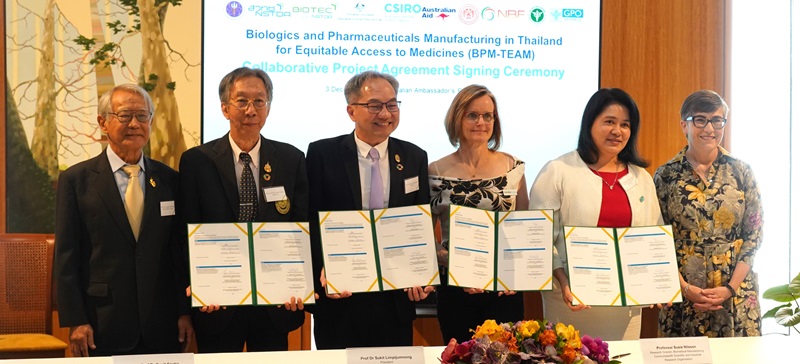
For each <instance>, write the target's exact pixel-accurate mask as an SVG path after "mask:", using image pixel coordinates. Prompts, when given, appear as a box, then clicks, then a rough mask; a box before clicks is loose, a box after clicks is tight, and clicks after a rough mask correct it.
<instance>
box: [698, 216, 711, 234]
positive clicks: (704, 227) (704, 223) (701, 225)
mask: <svg viewBox="0 0 800 364" xmlns="http://www.w3.org/2000/svg"><path fill="white" fill-rule="evenodd" d="M697 230H700V231H709V230H711V223H709V222H708V220H706V219H705V218H700V219H697Z"/></svg>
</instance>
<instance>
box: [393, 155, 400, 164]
mask: <svg viewBox="0 0 800 364" xmlns="http://www.w3.org/2000/svg"><path fill="white" fill-rule="evenodd" d="M394 161H395V162H397V163H400V154H395V155H394Z"/></svg>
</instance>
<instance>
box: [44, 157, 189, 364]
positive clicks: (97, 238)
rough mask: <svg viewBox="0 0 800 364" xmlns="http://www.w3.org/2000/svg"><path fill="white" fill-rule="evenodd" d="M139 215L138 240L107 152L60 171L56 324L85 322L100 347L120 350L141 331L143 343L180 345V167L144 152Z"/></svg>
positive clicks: (184, 305)
mask: <svg viewBox="0 0 800 364" xmlns="http://www.w3.org/2000/svg"><path fill="white" fill-rule="evenodd" d="M144 161H145V186H146V187H145V188H146V189H145V194H144V198H145V201H144V216H143V218H142V226H141V232H140V235H139V241H138V242H137V241H136V240H135V238H134V237H133V231H132V230H131V227H130V224H129V223H128V217H127V215H126V214H125V207H124V203H123V201H122V197H121V196H120V193H119V189H118V188H117V184H116V182H115V180H114V176H113V172H112V171H111V166H110V164H109V162H108V156H107V155H106V152H105V151H103V153H101V154H100V155H99V156H97V157H94V158H92V159H89V160H87V161H84V162H81V163H78V164H76V165H74V166H72V167H71V168H69V169H67V170H66V171H64V173H62V174H61V176H60V178H59V181H58V199H57V201H56V231H55V236H56V253H55V264H54V282H56V286H57V300H58V316H59V321H60V323H61V326H63V327H68V326H78V325H83V324H87V323H88V324H91V325H92V329H93V330H94V335H95V336H94V341H95V344H96V345H97V349H98V350H102V351H104V352H125V351H129V350H131V349H133V348H134V347H135V346H136V344H137V343H138V342H139V339H140V337H141V338H142V339H143V340H144V342H145V344H146V345H147V346H148V347H149V348H153V349H156V348H166V349H169V348H173V347H174V348H175V349H177V348H179V346H178V345H179V343H178V326H177V322H178V317H179V315H180V314H189V300H188V299H187V298H186V293H185V289H186V286H187V285H188V275H187V274H186V272H187V269H186V267H185V266H184V265H183V264H184V262H185V258H184V257H183V254H184V252H185V250H184V247H185V245H186V241H185V234H181V233H182V231H184V230H185V229H186V228H185V227H184V228H183V229H182V230H181V224H180V220H181V219H180V217H179V216H163V214H162V211H163V210H162V206H161V204H162V203H164V202H167V201H176V200H177V197H178V184H179V179H178V173H177V172H175V171H174V170H173V169H171V168H169V167H168V166H166V165H164V164H162V163H160V162H157V161H154V160H152V159H150V158H146V157H145V160H144Z"/></svg>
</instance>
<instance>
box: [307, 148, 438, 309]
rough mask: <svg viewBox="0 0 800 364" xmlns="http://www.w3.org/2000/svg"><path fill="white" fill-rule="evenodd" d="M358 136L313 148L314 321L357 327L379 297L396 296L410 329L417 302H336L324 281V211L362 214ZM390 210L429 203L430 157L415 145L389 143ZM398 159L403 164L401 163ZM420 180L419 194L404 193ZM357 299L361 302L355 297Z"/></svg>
mask: <svg viewBox="0 0 800 364" xmlns="http://www.w3.org/2000/svg"><path fill="white" fill-rule="evenodd" d="M354 138H355V137H354V135H353V133H350V134H346V135H341V136H338V137H334V138H330V139H323V140H319V141H316V142H313V143H311V144H309V146H308V156H307V161H308V181H309V186H310V191H311V194H310V195H311V200H310V205H309V219H310V223H309V226H310V232H311V252H312V255H313V261H314V277H315V279H314V282H315V290H316V292H317V293H319V295H320V299H319V300H318V301H317V304H316V307H314V308H313V310H314V311H313V312H314V315H315V316H321V315H348V316H349V317H353V320H354V321H353V322H356V321H355V320H357V318H358V314H359V312H361V311H362V310H370V309H374V306H373V305H374V304H375V302H374V300H373V299H374V298H378V297H379V296H381V295H384V296H385V295H387V294H389V295H393V296H395V299H394V301H395V304H396V307H397V310H398V317H400V320H401V321H408V324H410V323H411V321H413V319H414V317H415V312H414V303H413V302H411V301H410V300H409V299H408V296H407V294H406V293H404V292H403V291H402V290H397V291H391V292H385V293H364V294H356V295H354V296H353V297H350V298H346V299H341V300H331V299H328V298H327V297H326V296H325V289H324V288H323V287H322V286H321V284H320V282H319V279H318V278H317V277H319V276H320V273H321V271H322V262H323V260H322V250H321V242H320V238H319V236H320V235H319V211H345V210H361V209H362V204H361V202H362V201H361V180H360V178H359V172H358V150H357V148H356V142H355V139H354ZM388 153H389V175H390V177H389V207H398V206H410V205H424V204H428V203H430V190H429V188H428V155H427V153H425V151H424V150H422V149H420V148H419V147H417V146H416V145H414V144H411V143H408V142H405V141H402V140H399V139H395V138H389V147H388ZM398 159H399V161H398ZM413 177H417V178H418V180H419V189H418V190H417V191H413V192H410V193H405V180H406V179H408V178H413ZM356 296H358V297H356Z"/></svg>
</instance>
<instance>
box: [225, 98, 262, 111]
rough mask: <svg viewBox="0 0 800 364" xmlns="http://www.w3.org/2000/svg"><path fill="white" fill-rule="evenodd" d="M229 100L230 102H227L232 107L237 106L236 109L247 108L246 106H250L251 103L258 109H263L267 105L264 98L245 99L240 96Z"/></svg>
mask: <svg viewBox="0 0 800 364" xmlns="http://www.w3.org/2000/svg"><path fill="white" fill-rule="evenodd" d="M231 101H232V102H229V103H228V104H229V105H231V106H233V107H235V108H237V109H239V110H247V107H248V106H250V104H251V103H252V104H253V107H254V108H256V109H258V110H261V109H264V108H266V107H267V106H269V101H267V100H264V99H245V98H240V99H235V100H231Z"/></svg>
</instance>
